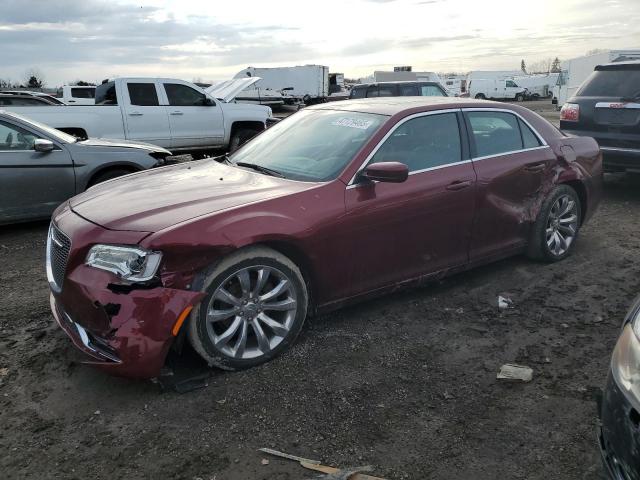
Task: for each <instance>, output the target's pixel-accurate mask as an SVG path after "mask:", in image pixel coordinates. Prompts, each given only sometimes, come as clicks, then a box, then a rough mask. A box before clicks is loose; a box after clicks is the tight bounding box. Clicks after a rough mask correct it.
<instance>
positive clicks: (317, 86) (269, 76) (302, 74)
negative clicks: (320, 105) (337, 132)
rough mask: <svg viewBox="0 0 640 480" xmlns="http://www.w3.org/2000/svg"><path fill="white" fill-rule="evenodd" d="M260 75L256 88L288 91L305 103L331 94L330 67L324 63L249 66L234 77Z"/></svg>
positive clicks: (323, 98) (320, 100)
mask: <svg viewBox="0 0 640 480" xmlns="http://www.w3.org/2000/svg"><path fill="white" fill-rule="evenodd" d="M246 77H260V78H261V80H260V81H259V82H258V83H257V84H256V85H255V88H260V89H263V90H267V89H271V90H274V91H276V92H282V91H283V90H284V91H285V92H286V95H287V96H289V97H294V98H296V99H300V100H302V101H304V102H305V103H307V104H308V103H315V102H322V101H325V100H326V99H327V97H328V96H329V67H325V66H324V65H298V66H295V67H273V68H260V67H248V68H245V69H244V70H241V71H239V72H238V73H236V75H235V76H234V78H246Z"/></svg>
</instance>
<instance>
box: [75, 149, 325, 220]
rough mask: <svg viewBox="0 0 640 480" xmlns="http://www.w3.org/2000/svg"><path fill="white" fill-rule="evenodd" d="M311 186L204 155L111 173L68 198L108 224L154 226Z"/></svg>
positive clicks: (89, 215) (87, 214)
mask: <svg viewBox="0 0 640 480" xmlns="http://www.w3.org/2000/svg"><path fill="white" fill-rule="evenodd" d="M313 186H314V184H313V183H305V182H296V181H293V180H286V179H281V178H276V177H270V176H267V175H263V174H260V173H256V172H252V171H248V170H245V169H243V168H239V167H233V166H230V165H223V164H220V163H217V162H216V161H215V160H211V159H205V160H201V161H198V162H189V163H182V164H179V165H172V166H168V167H161V168H156V169H152V170H147V171H144V172H139V173H134V174H132V175H127V176H126V177H121V178H116V179H114V180H110V181H107V182H104V183H101V184H98V185H96V186H95V187H92V188H90V189H89V190H87V191H86V192H85V193H82V194H80V195H77V196H76V197H74V198H72V199H71V201H70V204H71V208H72V209H73V211H74V212H76V213H77V214H78V215H80V216H82V217H84V218H85V219H87V220H89V221H91V222H93V223H95V224H97V225H100V226H102V227H104V228H107V229H110V230H130V231H143V232H157V231H159V230H162V229H164V228H167V227H170V226H172V225H175V224H178V223H181V222H184V221H186V220H190V219H192V218H195V217H199V216H202V215H207V214H211V213H214V212H219V211H223V210H227V209H230V208H234V207H239V206H241V205H246V204H249V203H254V202H259V201H262V200H267V199H270V198H274V197H278V196H283V195H288V194H291V193H296V192H299V191H303V190H306V189H308V188H311V187H313Z"/></svg>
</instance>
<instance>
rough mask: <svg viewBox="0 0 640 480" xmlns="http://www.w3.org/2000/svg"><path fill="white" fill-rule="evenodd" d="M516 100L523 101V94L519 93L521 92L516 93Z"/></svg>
mask: <svg viewBox="0 0 640 480" xmlns="http://www.w3.org/2000/svg"><path fill="white" fill-rule="evenodd" d="M516 102H524V95H521V94H518V95H516Z"/></svg>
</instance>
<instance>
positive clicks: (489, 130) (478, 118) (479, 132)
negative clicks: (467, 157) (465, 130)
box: [467, 112, 523, 157]
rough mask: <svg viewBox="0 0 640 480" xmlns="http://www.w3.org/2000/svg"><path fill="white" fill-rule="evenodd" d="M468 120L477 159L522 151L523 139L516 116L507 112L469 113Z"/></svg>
mask: <svg viewBox="0 0 640 480" xmlns="http://www.w3.org/2000/svg"><path fill="white" fill-rule="evenodd" d="M467 118H468V119H469V123H470V125H471V131H472V133H473V138H474V141H475V145H476V156H477V157H485V156H490V155H499V154H501V153H506V152H513V151H517V150H522V145H523V143H522V137H521V136H520V127H519V126H518V119H517V118H516V116H515V115H512V114H511V113H505V112H468V113H467Z"/></svg>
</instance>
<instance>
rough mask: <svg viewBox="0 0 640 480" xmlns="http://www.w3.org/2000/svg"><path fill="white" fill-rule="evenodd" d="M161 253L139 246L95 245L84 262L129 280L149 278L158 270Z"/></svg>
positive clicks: (139, 280)
mask: <svg viewBox="0 0 640 480" xmlns="http://www.w3.org/2000/svg"><path fill="white" fill-rule="evenodd" d="M161 259H162V254H161V253H160V252H150V251H148V250H144V249H142V248H139V247H134V246H131V247H127V246H117V245H95V246H93V247H91V250H89V254H88V255H87V260H86V262H85V263H86V264H87V265H89V266H91V267H95V268H100V269H102V270H107V271H108V272H112V273H114V274H116V275H117V276H118V277H120V278H123V279H124V280H128V281H131V282H146V281H148V280H151V279H152V278H153V276H154V275H155V274H156V271H157V270H158V266H159V265H160V260H161Z"/></svg>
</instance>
